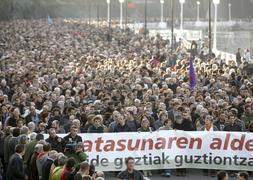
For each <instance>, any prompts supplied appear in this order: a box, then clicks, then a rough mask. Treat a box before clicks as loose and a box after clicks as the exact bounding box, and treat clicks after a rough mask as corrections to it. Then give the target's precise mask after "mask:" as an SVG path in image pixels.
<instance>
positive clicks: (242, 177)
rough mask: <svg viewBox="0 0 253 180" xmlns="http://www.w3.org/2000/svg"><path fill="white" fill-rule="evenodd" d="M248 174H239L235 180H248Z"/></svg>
mask: <svg viewBox="0 0 253 180" xmlns="http://www.w3.org/2000/svg"><path fill="white" fill-rule="evenodd" d="M248 179H249V174H248V173H247V172H239V173H238V175H237V180H248Z"/></svg>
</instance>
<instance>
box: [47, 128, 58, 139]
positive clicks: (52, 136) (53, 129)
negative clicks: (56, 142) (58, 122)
mask: <svg viewBox="0 0 253 180" xmlns="http://www.w3.org/2000/svg"><path fill="white" fill-rule="evenodd" d="M48 134H49V136H50V137H51V138H55V137H56V130H55V128H50V129H49V131H48Z"/></svg>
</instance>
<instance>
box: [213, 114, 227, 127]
mask: <svg viewBox="0 0 253 180" xmlns="http://www.w3.org/2000/svg"><path fill="white" fill-rule="evenodd" d="M227 121H228V120H227V117H226V114H225V113H221V114H220V115H219V117H218V120H217V121H215V122H214V126H216V127H217V128H218V130H219V131H223V130H224V128H225V124H226V122H227Z"/></svg>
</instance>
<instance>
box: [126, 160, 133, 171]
mask: <svg viewBox="0 0 253 180" xmlns="http://www.w3.org/2000/svg"><path fill="white" fill-rule="evenodd" d="M134 163H135V162H134V158H133V157H128V158H127V159H126V168H127V170H128V171H133V170H134Z"/></svg>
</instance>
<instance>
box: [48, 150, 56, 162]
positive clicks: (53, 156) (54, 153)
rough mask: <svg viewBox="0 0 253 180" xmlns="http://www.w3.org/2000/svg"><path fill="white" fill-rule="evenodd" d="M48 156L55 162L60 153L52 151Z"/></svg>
mask: <svg viewBox="0 0 253 180" xmlns="http://www.w3.org/2000/svg"><path fill="white" fill-rule="evenodd" d="M48 156H49V158H51V159H53V160H55V159H57V156H58V153H57V151H55V150H52V151H49V153H48Z"/></svg>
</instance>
